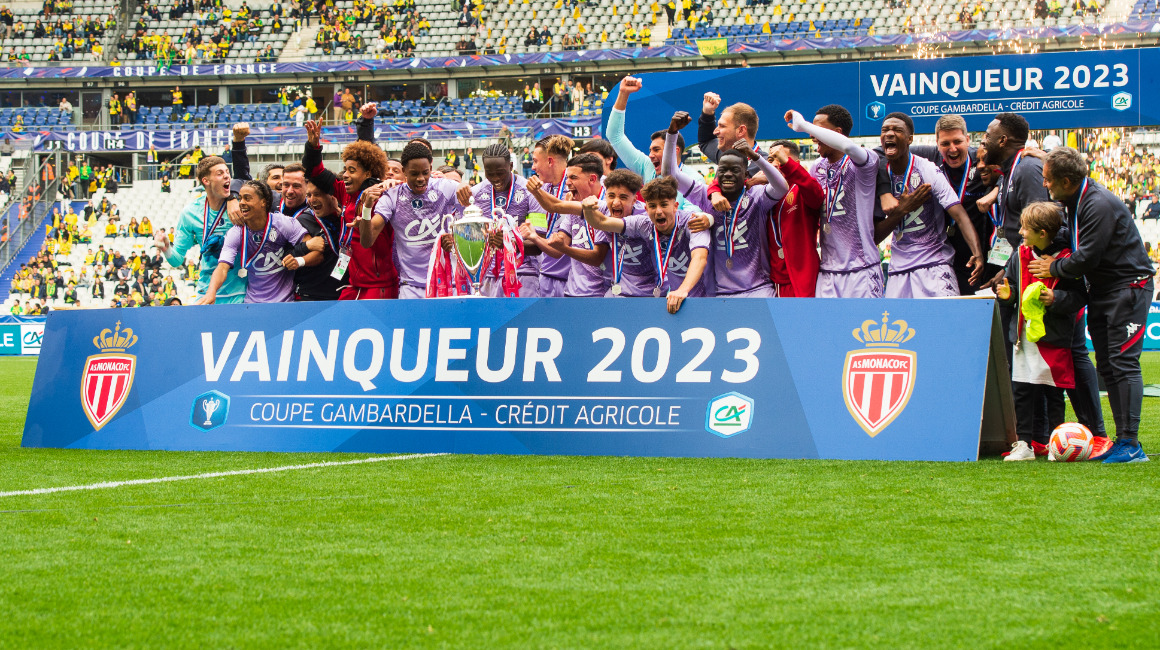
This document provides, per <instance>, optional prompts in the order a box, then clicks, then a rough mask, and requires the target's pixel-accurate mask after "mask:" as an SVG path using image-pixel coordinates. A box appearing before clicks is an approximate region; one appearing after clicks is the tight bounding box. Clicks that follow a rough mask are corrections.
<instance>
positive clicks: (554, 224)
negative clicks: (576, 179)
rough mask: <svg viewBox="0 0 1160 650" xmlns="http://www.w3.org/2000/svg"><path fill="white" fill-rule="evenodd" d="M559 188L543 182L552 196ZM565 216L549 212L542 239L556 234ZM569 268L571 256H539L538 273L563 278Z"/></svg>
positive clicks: (557, 194) (562, 181)
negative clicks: (546, 226)
mask: <svg viewBox="0 0 1160 650" xmlns="http://www.w3.org/2000/svg"><path fill="white" fill-rule="evenodd" d="M560 182H561V183H564V180H563V179H561V180H560ZM559 190H560V187H559V186H556V185H551V184H549V183H544V191H545V192H547V193H548V194H551V195H552V196H559ZM564 191H565V192H567V191H568V190H566V189H565V190H564ZM565 216H567V215H557V214H555V213H549V214H548V230H547V233H545V234H542V235H541V236H542V237H543V238H544V239H551V238H552V235H554V234H556V232H557V231H558V230H559V229H560V226H561V225H562V223H563V221H564V217H565ZM571 270H572V258H570V257H568V256H567V255H561V256H560V257H558V258H553V257H550V256H548V255H541V256H540V275H544V276H548V277H550V278H558V279H565V278H567V277H568V272H569V271H571Z"/></svg>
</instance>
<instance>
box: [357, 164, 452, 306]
mask: <svg viewBox="0 0 1160 650" xmlns="http://www.w3.org/2000/svg"><path fill="white" fill-rule="evenodd" d="M458 188H459V185H458V183H456V182H455V181H452V180H448V179H446V178H432V179H431V180H430V181H429V182H428V184H427V190H426V191H424V192H423V193H422V194H416V193H414V192H412V191H411V187H410V186H409V185H407V184H406V183H403V184H402V185H398V186H395V187H392V188H391V189H389V190H387V191H386V192H384V193H383V196H382V197H381V198H379V202H378V203H377V204H375V214H377V215H379V216H381V217H382V218H383V219H386V221H387V223H388V224H389V225H390V226H391V228H393V229H394V230H395V253H394V257H395V267H396V268H397V269H399V280H400V281H401V282H405V283H407V284H409V285H412V286H416V287H426V286H427V270H428V267H429V265H430V263H431V247H432V246H434V245H435V240H436V239H438V238H439V234H440V233H442V232H443V215H445V214H455V215H459V214H462V213H463V206H461V205H459V200H458V199H456V198H455V190H456V189H458ZM356 236H357V235H356Z"/></svg>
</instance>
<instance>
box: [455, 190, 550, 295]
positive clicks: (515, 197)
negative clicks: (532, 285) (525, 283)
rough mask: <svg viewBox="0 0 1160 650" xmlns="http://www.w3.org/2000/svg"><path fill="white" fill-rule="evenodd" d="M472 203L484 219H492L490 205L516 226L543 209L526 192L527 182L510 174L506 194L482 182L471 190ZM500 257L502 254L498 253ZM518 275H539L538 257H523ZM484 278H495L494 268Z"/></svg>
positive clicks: (490, 268)
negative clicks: (511, 218)
mask: <svg viewBox="0 0 1160 650" xmlns="http://www.w3.org/2000/svg"><path fill="white" fill-rule="evenodd" d="M471 194H472V197H473V203H475V205H476V206H477V207H478V208H479V209H480V210H482V211H483V218H484V219H491V218H492V203H493V202H494V204H495V207H497V208H500V210H502V211H503V212H504V214H507V215H509V216H511V217H513V218H514V219H515V220H516V225H519V224H521V223H523V222H524V221H527V219H528V214H531V213H535V212H543V211H544V209H543V208H541V207H540V204H539V203H538V202H537V201H536V199H535V197H533V196H532V193H531V192H529V191H528V182H527V181H526V180H524V178H523V177H521V176H517V175H515V174H512V184H511V185H510V186H509V187H508V191H507V192H499V193H496V192H494V188H493V187H492V184H491V181H483V182H482V183H480V184H478V185H476V186H475V187H473V188H471ZM493 197H494V201H493ZM500 254H501V255H502V253H500ZM516 273H517V274H519V275H539V273H540V256H539V255H525V256H524V263H523V264H520V267H519V268H518V269H516ZM484 277H488V278H494V277H495V266H494V265H492V266H489V267H488V269H487V272H486V273H485V274H484Z"/></svg>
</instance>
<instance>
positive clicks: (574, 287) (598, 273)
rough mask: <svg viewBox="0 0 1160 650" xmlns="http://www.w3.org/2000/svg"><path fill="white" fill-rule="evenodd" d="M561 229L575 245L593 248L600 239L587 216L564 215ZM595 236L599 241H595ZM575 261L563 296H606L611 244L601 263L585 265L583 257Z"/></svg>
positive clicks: (609, 276)
mask: <svg viewBox="0 0 1160 650" xmlns="http://www.w3.org/2000/svg"><path fill="white" fill-rule="evenodd" d="M560 220H561V221H562V223H561V224H560V231H561V232H563V233H564V234H566V235H568V236H569V237H571V238H572V247H573V248H583V249H585V250H593V249H594V248H595V246H596V245H597V244H602V243H605V242H601V241H599V231H597V230H596V229H595V228H592V227H590V226H589V225H588V222H586V221H585V220H584V217H582V216H578V215H574V214H565V215H562V216H561V217H560ZM593 239H595V240H596V241H595V242H594V241H593ZM568 259H570V260H572V267H571V269H572V270H571V271H570V272H569V273H568V283H567V284H565V285H564V295H565V296H570V297H574V298H595V297H600V296H603V295H604V292H606V291H608V288H609V286H611V285H612V281H611V280H610V278H611V277H612V246H611V245H609V246H608V254H607V255H605V256H604V262H603V263H602V264H600V266H592V265H590V264H585V263H584V262H581V261H580V260H576V259H572V258H568Z"/></svg>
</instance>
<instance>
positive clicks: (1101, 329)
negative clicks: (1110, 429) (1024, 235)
mask: <svg viewBox="0 0 1160 650" xmlns="http://www.w3.org/2000/svg"><path fill="white" fill-rule="evenodd" d="M1043 184H1044V186H1045V187H1047V190H1048V191H1049V192H1050V193H1051V198H1053V199H1055V200H1056V201H1059V202H1060V203H1062V204H1063V207H1064V210H1065V211H1066V214H1067V218H1066V224H1067V226H1068V228H1069V229H1070V231H1071V255H1070V256H1069V257H1066V258H1061V259H1058V260H1057V259H1054V258H1053V257H1050V256H1045V257H1041V258H1039V259H1037V260H1033V261H1032V262H1031V263H1030V264H1029V265H1028V269H1029V270H1030V271H1031V273H1032V274H1034V275H1035V276H1036V277H1038V278H1050V277H1056V278H1068V279H1075V278H1079V277H1083V278H1084V279H1085V280H1086V281H1087V285H1088V306H1089V308H1088V317H1087V322H1088V331H1089V332H1090V333H1091V337H1092V346H1093V347H1094V348H1095V352H1096V368H1097V369H1098V370H1099V373H1100V375H1101V376H1102V377H1103V379H1104V384H1106V385H1107V387H1108V402H1109V403H1110V404H1111V407H1112V419H1113V420H1114V421H1115V423H1116V442H1115V444H1113V445H1112V447H1111V449H1109V450H1108V452H1107V454H1105V455H1104V456H1103V459H1104V462H1105V463H1139V462H1144V461H1147V460H1148V457H1147V456H1146V455H1145V454H1144V450H1143V449H1142V448H1141V447H1140V442H1139V440H1138V438H1137V433H1138V429H1139V427H1140V408H1141V406H1142V403H1143V397H1144V379H1143V376H1142V375H1141V373H1140V352H1141V350H1143V347H1144V330H1145V328H1146V327H1147V324H1148V308H1149V306H1150V305H1151V303H1152V293H1153V289H1154V287H1153V282H1152V274H1153V272H1154V269H1153V268H1152V262H1151V261H1150V260H1149V259H1148V255H1147V253H1146V252H1145V251H1144V242H1143V241H1142V240H1141V239H1140V232H1139V230H1137V229H1136V224H1135V223H1133V220H1132V214H1131V213H1130V212H1129V211H1128V206H1126V205H1124V203H1123V201H1121V200H1120V199H1119V198H1118V197H1117V196H1116V195H1115V194H1113V193H1111V192H1109V191H1108V189H1107V188H1106V187H1104V186H1103V185H1100V184H1099V183H1097V182H1095V181H1094V180H1092V179H1090V178H1088V164H1087V161H1086V160H1085V159H1084V157H1083V155H1082V154H1080V153H1079V152H1078V151H1076V150H1075V149H1072V148H1070V147H1057V148H1055V149H1054V150H1053V151H1052V152H1051V153H1050V154H1048V155H1047V161H1046V162H1045V163H1044V167H1043Z"/></svg>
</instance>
